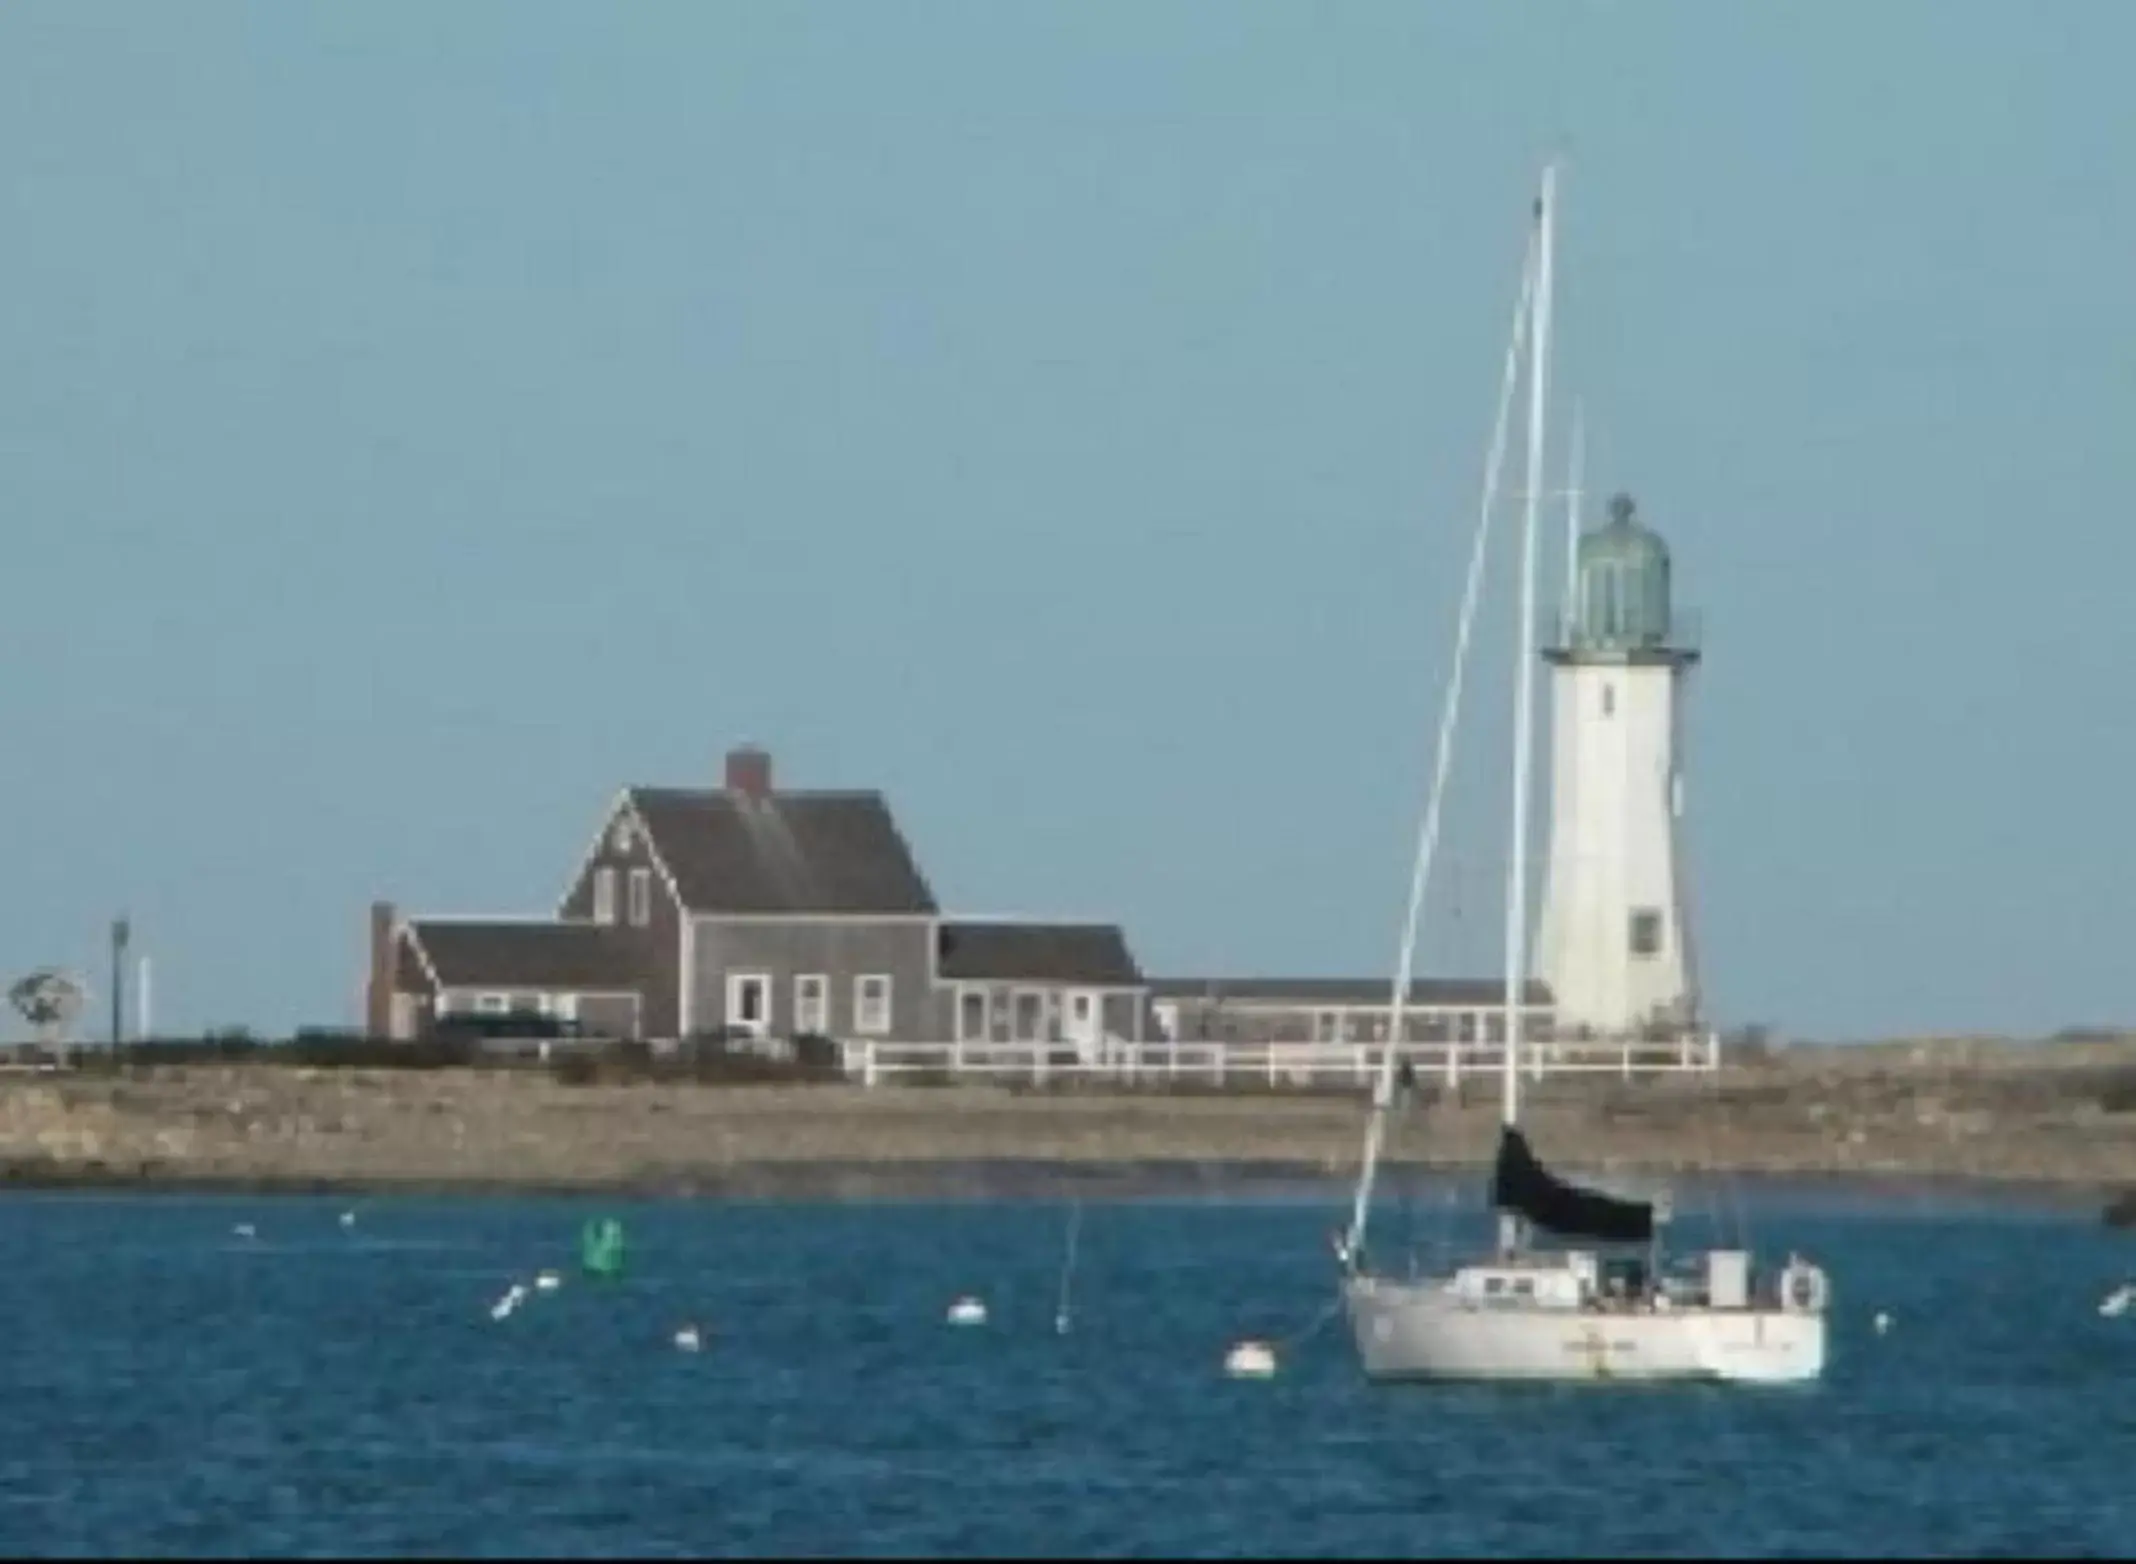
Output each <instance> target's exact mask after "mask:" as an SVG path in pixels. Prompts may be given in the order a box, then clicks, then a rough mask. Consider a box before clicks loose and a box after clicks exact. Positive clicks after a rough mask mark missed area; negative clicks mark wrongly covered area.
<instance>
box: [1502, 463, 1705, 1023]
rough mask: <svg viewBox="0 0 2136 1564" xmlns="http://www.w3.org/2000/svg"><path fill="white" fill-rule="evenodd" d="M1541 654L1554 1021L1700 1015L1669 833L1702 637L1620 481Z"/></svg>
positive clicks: (1677, 810) (1665, 553) (1664, 552)
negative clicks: (1677, 604) (1685, 699)
mask: <svg viewBox="0 0 2136 1564" xmlns="http://www.w3.org/2000/svg"><path fill="white" fill-rule="evenodd" d="M1575 552H1576V556H1577V564H1576V566H1575V570H1574V575H1573V581H1572V590H1571V592H1570V593H1569V594H1568V602H1567V604H1566V609H1565V613H1564V616H1563V619H1562V621H1561V622H1560V624H1559V626H1558V631H1557V634H1555V635H1554V636H1552V637H1550V639H1549V642H1548V644H1546V646H1545V647H1544V649H1543V657H1544V659H1545V661H1547V662H1548V663H1549V664H1550V665H1551V691H1550V693H1551V704H1552V724H1553V726H1552V742H1551V772H1552V775H1551V808H1550V857H1549V868H1548V877H1547V879H1546V881H1545V885H1544V891H1543V919H1542V929H1541V937H1540V940H1539V944H1540V947H1541V948H1540V951H1539V954H1540V956H1541V967H1542V970H1541V972H1540V973H1539V974H1538V975H1539V976H1541V977H1542V978H1543V980H1544V981H1545V982H1547V983H1548V984H1549V985H1550V990H1551V995H1552V998H1553V999H1554V1000H1555V1009H1556V1017H1557V1030H1558V1035H1560V1036H1567V1035H1571V1034H1574V1033H1577V1032H1580V1031H1586V1032H1588V1033H1592V1034H1599V1035H1603V1036H1614V1035H1620V1034H1623V1033H1627V1032H1631V1031H1636V1030H1642V1029H1645V1028H1647V1027H1650V1026H1659V1027H1665V1028H1669V1029H1671V1030H1674V1029H1676V1028H1679V1027H1682V1026H1686V1025H1690V1024H1692V1023H1694V1022H1695V1021H1696V1020H1697V1019H1698V1015H1697V1011H1698V999H1697V990H1696V987H1695V984H1694V981H1693V969H1692V963H1691V959H1690V953H1689V944H1690V941H1689V933H1690V931H1689V929H1688V927H1687V925H1686V922H1685V917H1684V912H1685V908H1684V897H1683V894H1682V889H1683V887H1682V880H1681V877H1680V864H1679V853H1678V842H1677V821H1678V819H1679V818H1680V817H1681V815H1682V812H1683V776H1682V772H1681V770H1680V769H1679V748H1678V734H1679V729H1678V723H1679V718H1680V713H1681V701H1680V695H1681V691H1682V684H1683V679H1684V677H1685V676H1686V675H1687V674H1688V673H1689V671H1690V670H1691V668H1692V666H1693V665H1694V664H1695V663H1696V662H1697V661H1698V657H1699V652H1698V637H1697V636H1696V634H1694V633H1691V626H1690V624H1689V623H1688V621H1687V620H1686V619H1685V618H1683V617H1680V616H1679V615H1678V614H1677V613H1676V611H1675V608H1674V606H1673V605H1672V603H1671V602H1670V598H1669V550H1668V546H1667V545H1666V544H1664V543H1663V542H1662V540H1661V538H1660V537H1659V536H1658V535H1657V534H1655V533H1654V532H1653V531H1651V530H1649V529H1648V528H1647V527H1645V526H1643V525H1642V524H1641V523H1640V522H1639V521H1637V520H1636V519H1634V517H1633V514H1632V501H1631V497H1630V496H1629V495H1624V494H1620V495H1618V496H1616V497H1615V498H1614V499H1612V500H1611V501H1610V506H1609V520H1608V521H1607V522H1606V523H1605V524H1604V525H1602V526H1601V527H1598V528H1596V529H1594V530H1593V531H1591V532H1588V533H1586V534H1584V535H1583V536H1582V537H1581V538H1580V539H1579V542H1578V545H1577V548H1576V551H1575Z"/></svg>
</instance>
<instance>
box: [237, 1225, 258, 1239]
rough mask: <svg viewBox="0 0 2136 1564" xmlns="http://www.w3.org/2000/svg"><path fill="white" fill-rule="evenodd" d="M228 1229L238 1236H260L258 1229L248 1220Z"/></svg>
mask: <svg viewBox="0 0 2136 1564" xmlns="http://www.w3.org/2000/svg"><path fill="white" fill-rule="evenodd" d="M230 1231H231V1232H233V1233H235V1234H236V1235H237V1236H238V1237H240V1238H257V1237H259V1236H260V1235H259V1229H257V1228H255V1227H254V1226H253V1225H252V1224H251V1223H250V1222H240V1223H238V1224H237V1226H235V1227H233V1228H231V1229H230Z"/></svg>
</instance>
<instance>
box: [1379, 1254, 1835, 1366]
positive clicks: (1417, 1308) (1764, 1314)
mask: <svg viewBox="0 0 2136 1564" xmlns="http://www.w3.org/2000/svg"><path fill="white" fill-rule="evenodd" d="M1343 1303H1344V1307H1345V1310H1346V1312H1347V1313H1348V1315H1349V1319H1350V1328H1351V1331H1352V1334H1353V1335H1354V1336H1355V1338H1356V1341H1357V1354H1358V1359H1359V1361H1360V1363H1361V1364H1362V1365H1363V1367H1364V1371H1365V1376H1366V1377H1367V1378H1368V1379H1373V1380H1413V1379H1446V1380H1533V1381H1589V1382H1592V1381H1597V1380H1602V1381H1609V1380H1625V1381H1670V1380H1705V1381H1721V1382H1732V1383H1755V1384H1791V1383H1799V1382H1801V1381H1805V1380H1814V1379H1817V1378H1819V1377H1820V1376H1822V1374H1823V1373H1824V1366H1825V1320H1824V1316H1823V1314H1822V1313H1807V1312H1801V1311H1796V1310H1789V1309H1780V1308H1768V1307H1754V1308H1742V1309H1711V1308H1700V1307H1679V1308H1666V1309H1653V1308H1637V1309H1608V1310H1603V1309H1568V1308H1545V1307H1535V1306H1520V1305H1514V1306H1505V1305H1489V1304H1484V1305H1479V1304H1475V1303H1472V1302H1469V1301H1466V1300H1464V1299H1462V1298H1461V1297H1459V1296H1457V1295H1456V1294H1455V1293H1454V1292H1453V1291H1452V1290H1451V1289H1450V1288H1449V1286H1448V1285H1447V1283H1445V1282H1444V1281H1432V1280H1418V1281H1393V1280H1388V1279H1384V1278H1377V1277H1369V1276H1360V1277H1352V1278H1350V1279H1349V1280H1348V1281H1346V1282H1345V1283H1344V1285H1343Z"/></svg>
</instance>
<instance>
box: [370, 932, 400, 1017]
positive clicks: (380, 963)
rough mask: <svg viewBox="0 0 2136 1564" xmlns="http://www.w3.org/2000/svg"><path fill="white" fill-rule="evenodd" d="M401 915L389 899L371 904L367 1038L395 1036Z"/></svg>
mask: <svg viewBox="0 0 2136 1564" xmlns="http://www.w3.org/2000/svg"><path fill="white" fill-rule="evenodd" d="M399 925H400V914H399V913H398V912H397V911H395V909H394V906H393V903H391V902H389V901H374V902H373V903H371V976H370V979H369V981H368V982H367V983H366V984H365V985H364V996H363V997H364V1005H363V1030H364V1035H365V1036H366V1037H391V1036H392V1035H393V980H394V978H395V977H396V976H397V975H398V973H399V970H400V963H399V960H398V957H399V955H400V952H399V951H398V950H396V949H395V948H394V946H395V944H396V941H395V939H394V935H395V933H396V932H397V931H398V929H399Z"/></svg>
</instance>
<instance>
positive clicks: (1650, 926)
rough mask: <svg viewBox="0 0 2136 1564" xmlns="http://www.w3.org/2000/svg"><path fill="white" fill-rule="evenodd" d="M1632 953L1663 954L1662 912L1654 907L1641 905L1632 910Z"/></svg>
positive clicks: (1639, 954)
mask: <svg viewBox="0 0 2136 1564" xmlns="http://www.w3.org/2000/svg"><path fill="white" fill-rule="evenodd" d="M1632 954H1633V955H1635V956H1658V955H1660V954H1661V914H1660V913H1659V912H1657V911H1655V910H1654V909H1653V908H1652V907H1639V908H1635V909H1634V910H1633V912H1632Z"/></svg>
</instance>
